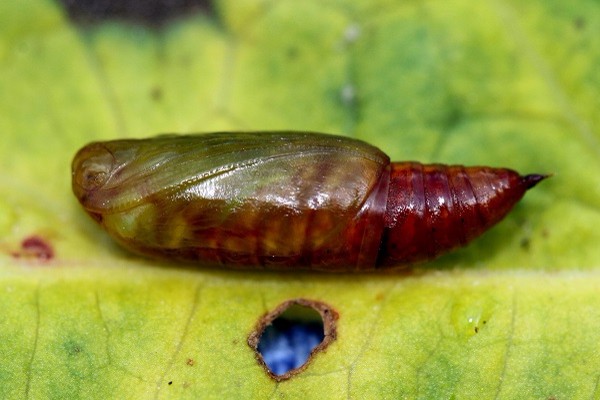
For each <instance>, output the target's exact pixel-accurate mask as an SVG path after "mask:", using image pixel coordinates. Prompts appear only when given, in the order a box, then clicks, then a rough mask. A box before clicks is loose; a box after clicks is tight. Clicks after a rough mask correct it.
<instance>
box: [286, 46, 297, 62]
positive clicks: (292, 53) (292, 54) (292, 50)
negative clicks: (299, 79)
mask: <svg viewBox="0 0 600 400" xmlns="http://www.w3.org/2000/svg"><path fill="white" fill-rule="evenodd" d="M299 54H300V51H299V50H298V48H297V47H295V46H292V47H288V49H287V52H286V56H287V58H288V59H289V60H295V59H296V58H298V55H299Z"/></svg>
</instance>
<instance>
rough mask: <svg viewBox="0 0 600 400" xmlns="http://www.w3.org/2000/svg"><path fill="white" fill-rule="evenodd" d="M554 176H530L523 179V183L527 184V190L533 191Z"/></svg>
mask: <svg viewBox="0 0 600 400" xmlns="http://www.w3.org/2000/svg"><path fill="white" fill-rule="evenodd" d="M551 176H552V174H529V175H525V176H522V177H521V181H522V182H523V184H525V187H526V188H527V189H531V188H532V187H534V186H535V185H537V184H538V183H540V182H541V181H543V180H544V179H546V178H549V177H551Z"/></svg>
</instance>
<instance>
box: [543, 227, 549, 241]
mask: <svg viewBox="0 0 600 400" xmlns="http://www.w3.org/2000/svg"><path fill="white" fill-rule="evenodd" d="M542 237H543V238H544V239H547V238H549V237H550V231H549V230H548V229H546V228H544V229H542Z"/></svg>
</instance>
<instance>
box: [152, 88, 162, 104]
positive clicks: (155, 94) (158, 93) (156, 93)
mask: <svg viewBox="0 0 600 400" xmlns="http://www.w3.org/2000/svg"><path fill="white" fill-rule="evenodd" d="M150 98H151V99H152V100H153V101H155V102H156V103H158V102H160V101H161V100H162V98H163V91H162V88H161V87H160V86H154V87H153V88H152V90H150Z"/></svg>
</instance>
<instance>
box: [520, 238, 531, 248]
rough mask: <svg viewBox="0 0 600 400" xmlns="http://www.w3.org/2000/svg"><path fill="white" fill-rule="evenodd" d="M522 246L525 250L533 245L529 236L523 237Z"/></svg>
mask: <svg viewBox="0 0 600 400" xmlns="http://www.w3.org/2000/svg"><path fill="white" fill-rule="evenodd" d="M520 246H521V248H522V249H523V250H529V248H530V247H531V240H530V239H529V238H528V237H526V238H523V239H521V243H520Z"/></svg>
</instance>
